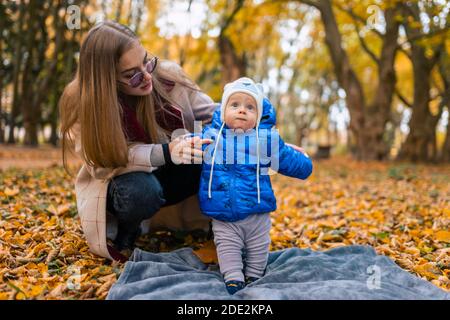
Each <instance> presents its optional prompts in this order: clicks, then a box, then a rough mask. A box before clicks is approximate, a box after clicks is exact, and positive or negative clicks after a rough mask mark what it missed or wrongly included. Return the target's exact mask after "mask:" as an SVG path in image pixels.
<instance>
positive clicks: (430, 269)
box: [414, 263, 442, 279]
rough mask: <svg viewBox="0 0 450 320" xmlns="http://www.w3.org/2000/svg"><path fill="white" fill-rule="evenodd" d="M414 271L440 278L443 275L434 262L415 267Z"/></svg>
mask: <svg viewBox="0 0 450 320" xmlns="http://www.w3.org/2000/svg"><path fill="white" fill-rule="evenodd" d="M414 271H415V272H417V273H418V274H420V275H421V276H425V277H427V278H431V279H438V278H439V276H441V275H442V273H441V271H440V270H439V269H438V268H437V267H436V266H435V265H434V264H432V263H425V264H422V265H419V266H415V267H414Z"/></svg>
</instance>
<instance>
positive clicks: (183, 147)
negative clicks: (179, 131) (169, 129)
mask: <svg viewBox="0 0 450 320" xmlns="http://www.w3.org/2000/svg"><path fill="white" fill-rule="evenodd" d="M211 142H213V140H211V139H201V138H200V137H197V136H194V137H190V136H186V135H184V136H180V137H178V138H176V139H174V140H173V141H172V142H170V143H169V151H170V157H171V158H172V162H173V163H175V164H182V163H184V164H188V163H195V164H200V163H202V161H203V151H202V145H203V144H205V143H208V144H209V143H211Z"/></svg>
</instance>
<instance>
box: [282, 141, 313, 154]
mask: <svg viewBox="0 0 450 320" xmlns="http://www.w3.org/2000/svg"><path fill="white" fill-rule="evenodd" d="M285 145H287V146H289V147H291V148H292V149H294V150H296V151H298V152H301V153H303V154H304V155H305V156H307V157H309V156H308V154H307V153H306V151H305V149H303V148H302V147H299V146H296V145H295V144H291V143H285Z"/></svg>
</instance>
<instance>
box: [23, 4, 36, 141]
mask: <svg viewBox="0 0 450 320" xmlns="http://www.w3.org/2000/svg"><path fill="white" fill-rule="evenodd" d="M28 13H29V16H28V19H27V33H26V47H25V50H26V52H27V53H28V54H27V56H26V60H25V67H24V70H23V74H22V101H21V102H22V103H21V111H22V116H23V126H24V128H25V138H24V144H25V145H28V146H37V144H38V135H37V125H36V122H37V120H38V119H35V114H34V113H35V110H34V106H33V103H32V101H33V98H34V95H36V94H38V92H34V90H33V85H34V84H35V81H34V80H36V79H33V78H35V77H36V74H39V71H40V70H36V69H38V68H36V67H35V66H34V59H35V54H36V46H37V40H36V38H37V35H36V30H38V29H39V28H38V19H39V16H38V8H37V2H35V1H31V2H30V4H29V5H28ZM38 60H39V59H38Z"/></svg>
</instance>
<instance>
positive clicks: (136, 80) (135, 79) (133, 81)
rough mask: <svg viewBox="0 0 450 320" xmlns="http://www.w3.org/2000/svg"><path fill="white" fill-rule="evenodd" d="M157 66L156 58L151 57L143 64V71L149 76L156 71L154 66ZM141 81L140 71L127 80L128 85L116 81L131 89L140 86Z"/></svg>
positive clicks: (142, 75) (142, 78)
mask: <svg viewBox="0 0 450 320" xmlns="http://www.w3.org/2000/svg"><path fill="white" fill-rule="evenodd" d="M157 64H158V57H153V58H151V59H150V61H148V62H147V63H146V64H145V67H144V69H145V71H147V73H149V74H151V73H152V72H153V71H155V69H156V65H157ZM142 81H144V73H143V72H142V71H139V72H138V73H136V74H135V75H133V76H132V77H131V78H130V80H128V83H126V82H122V81H118V82H120V83H123V84H126V85H128V86H130V87H132V88H137V87H139V86H140V85H141V84H142Z"/></svg>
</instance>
